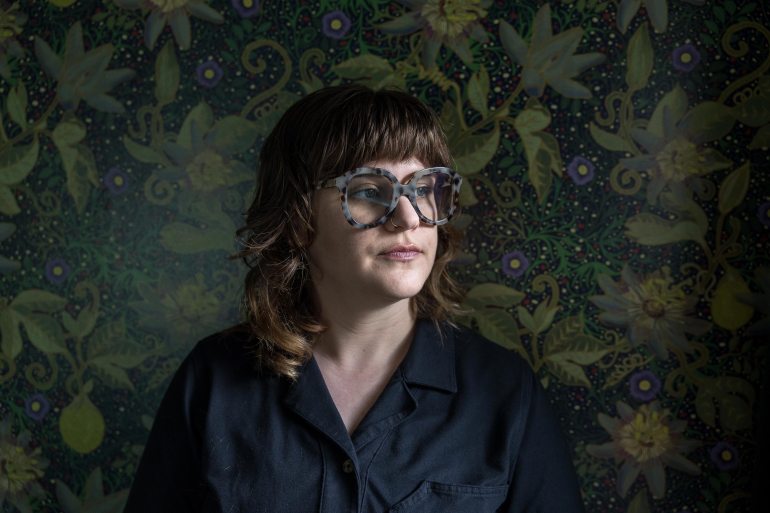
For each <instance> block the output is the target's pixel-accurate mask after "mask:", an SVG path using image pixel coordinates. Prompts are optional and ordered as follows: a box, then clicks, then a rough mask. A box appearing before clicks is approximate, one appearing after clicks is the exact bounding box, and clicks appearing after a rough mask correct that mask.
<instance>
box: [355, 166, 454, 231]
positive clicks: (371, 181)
mask: <svg viewBox="0 0 770 513" xmlns="http://www.w3.org/2000/svg"><path fill="white" fill-rule="evenodd" d="M411 183H412V184H413V185H414V188H415V193H414V199H415V203H416V204H417V209H418V210H419V212H420V214H422V215H423V216H425V217H426V218H427V219H428V220H430V221H434V222H441V221H444V220H445V219H447V218H448V217H449V216H450V215H451V214H452V210H453V209H454V205H455V202H456V201H455V200H456V198H455V194H454V191H453V188H452V177H451V176H450V174H449V172H448V171H444V170H441V169H437V170H435V171H432V172H430V173H426V174H424V175H422V176H420V177H419V178H417V179H416V180H413V181H412V182H411ZM345 200H346V201H347V206H348V210H349V211H350V215H351V217H352V218H353V220H354V221H355V222H357V223H360V224H374V223H376V222H377V221H379V220H381V219H382V218H383V217H384V216H386V215H387V214H388V211H389V210H390V205H391V204H392V203H393V183H392V182H391V181H390V180H389V179H388V178H386V177H385V176H383V175H377V174H362V175H356V176H354V177H353V178H351V179H350V181H349V182H348V186H347V189H346V192H345Z"/></svg>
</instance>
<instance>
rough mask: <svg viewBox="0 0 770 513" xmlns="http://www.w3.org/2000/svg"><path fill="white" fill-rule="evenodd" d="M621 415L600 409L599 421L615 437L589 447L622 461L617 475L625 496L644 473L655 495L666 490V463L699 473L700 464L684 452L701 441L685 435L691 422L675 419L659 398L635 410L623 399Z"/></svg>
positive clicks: (598, 454)
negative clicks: (615, 415) (688, 457)
mask: <svg viewBox="0 0 770 513" xmlns="http://www.w3.org/2000/svg"><path fill="white" fill-rule="evenodd" d="M617 411H618V414H619V415H620V418H613V417H610V416H609V415H605V414H604V413H600V414H599V417H598V420H599V424H601V426H602V427H603V428H604V429H605V430H606V431H607V432H608V433H609V434H610V436H611V437H612V441H611V442H607V443H605V444H602V445H593V444H591V445H589V446H588V447H587V448H586V450H587V451H588V453H589V454H591V455H592V456H594V457H597V458H611V459H614V460H615V462H616V463H620V464H621V465H620V468H619V470H618V477H617V487H618V493H619V494H620V496H621V497H625V496H626V494H627V493H628V490H629V489H630V488H631V485H633V484H634V481H636V479H637V478H638V477H639V474H642V475H643V476H644V478H645V480H646V481H647V486H649V488H650V491H651V492H652V496H653V497H654V498H656V499H659V498H661V497H663V496H664V495H665V494H666V471H665V467H667V466H668V467H671V468H673V469H676V470H680V471H682V472H686V473H688V474H693V475H695V474H699V473H700V468H699V467H698V466H697V465H696V464H695V463H693V462H691V461H690V460H688V459H687V458H685V457H684V456H682V454H681V453H684V452H689V451H691V450H692V449H694V448H695V447H697V446H698V445H700V444H699V443H698V442H697V441H694V440H686V439H684V437H683V436H682V433H683V432H684V430H685V428H686V427H687V423H686V422H684V421H681V420H674V419H671V415H670V413H669V411H668V410H665V409H661V408H660V405H659V404H658V402H657V401H655V402H652V403H650V404H644V405H642V406H640V407H639V409H638V410H636V411H634V410H633V409H632V408H631V407H630V406H629V405H627V404H626V403H624V402H623V401H618V402H617Z"/></svg>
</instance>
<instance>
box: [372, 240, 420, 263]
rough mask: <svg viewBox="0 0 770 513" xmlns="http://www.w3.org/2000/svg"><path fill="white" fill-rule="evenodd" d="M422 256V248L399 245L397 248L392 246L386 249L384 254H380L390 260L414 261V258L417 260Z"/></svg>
mask: <svg viewBox="0 0 770 513" xmlns="http://www.w3.org/2000/svg"><path fill="white" fill-rule="evenodd" d="M420 254H422V251H420V248H418V247H417V246H415V245H414V244H407V245H403V244H399V245H396V246H391V247H390V248H388V249H386V250H385V251H383V252H382V253H380V256H383V257H385V258H387V259H389V260H401V261H406V260H412V259H413V258H416V257H417V256H419V255H420Z"/></svg>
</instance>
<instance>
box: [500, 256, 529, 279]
mask: <svg viewBox="0 0 770 513" xmlns="http://www.w3.org/2000/svg"><path fill="white" fill-rule="evenodd" d="M502 263H503V272H504V273H505V274H507V275H508V276H511V277H513V278H519V277H520V276H521V275H523V274H524V273H525V272H526V270H527V269H528V268H529V260H527V257H525V256H524V253H522V252H521V251H511V252H510V253H507V254H505V255H503V258H502Z"/></svg>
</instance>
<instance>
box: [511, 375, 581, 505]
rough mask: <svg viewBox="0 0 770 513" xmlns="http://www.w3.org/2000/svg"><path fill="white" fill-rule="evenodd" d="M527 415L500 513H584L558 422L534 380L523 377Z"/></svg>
mask: <svg viewBox="0 0 770 513" xmlns="http://www.w3.org/2000/svg"><path fill="white" fill-rule="evenodd" d="M527 374H528V375H529V378H530V379H528V380H527V381H529V385H530V386H529V387H524V389H528V390H529V393H530V396H531V398H530V401H529V411H528V412H527V416H526V418H524V419H523V430H524V431H523V435H522V440H521V444H520V446H519V450H518V454H517V455H516V456H515V457H516V462H515V465H514V470H513V476H512V480H511V484H510V487H509V489H508V497H507V498H506V501H505V503H504V504H503V506H502V508H501V509H500V510H499V511H500V512H501V513H554V512H559V513H584V509H583V502H582V498H581V495H580V488H579V486H578V481H577V476H576V474H575V469H574V467H573V465H572V458H571V456H570V451H569V448H568V446H567V443H566V440H565V438H564V435H563V434H562V432H561V428H560V426H559V421H558V419H557V418H556V416H555V414H554V413H553V410H552V409H551V407H550V405H549V404H548V398H547V396H546V394H545V391H544V390H543V389H542V387H541V386H540V384H539V383H538V382H537V379H536V378H535V376H534V375H533V374H531V373H527Z"/></svg>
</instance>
